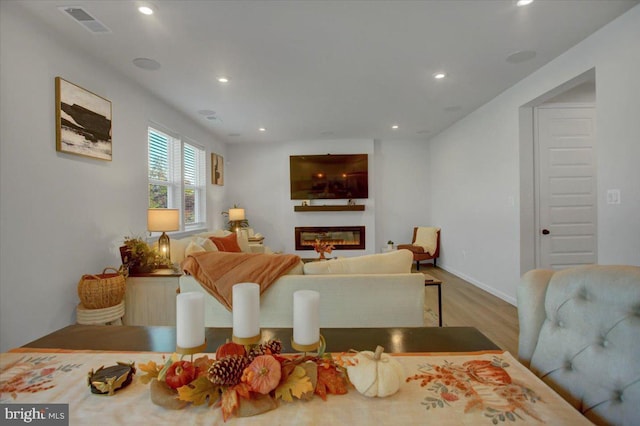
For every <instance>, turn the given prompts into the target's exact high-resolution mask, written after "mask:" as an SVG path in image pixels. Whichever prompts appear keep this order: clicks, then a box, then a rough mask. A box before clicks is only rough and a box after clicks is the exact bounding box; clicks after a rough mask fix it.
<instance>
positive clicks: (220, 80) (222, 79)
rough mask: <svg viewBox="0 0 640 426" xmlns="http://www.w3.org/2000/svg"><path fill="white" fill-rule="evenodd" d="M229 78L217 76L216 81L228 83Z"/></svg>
mask: <svg viewBox="0 0 640 426" xmlns="http://www.w3.org/2000/svg"><path fill="white" fill-rule="evenodd" d="M229 80H231V79H230V78H229V77H218V83H228V82H229Z"/></svg>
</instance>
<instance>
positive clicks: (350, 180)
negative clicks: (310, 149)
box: [289, 154, 369, 200]
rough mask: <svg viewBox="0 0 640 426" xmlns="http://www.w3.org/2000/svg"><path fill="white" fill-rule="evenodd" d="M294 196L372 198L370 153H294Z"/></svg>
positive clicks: (291, 167)
mask: <svg viewBox="0 0 640 426" xmlns="http://www.w3.org/2000/svg"><path fill="white" fill-rule="evenodd" d="M289 172H290V176H291V199H292V200H314V199H351V198H369V159H368V155H367V154H327V155H292V156H290V157H289Z"/></svg>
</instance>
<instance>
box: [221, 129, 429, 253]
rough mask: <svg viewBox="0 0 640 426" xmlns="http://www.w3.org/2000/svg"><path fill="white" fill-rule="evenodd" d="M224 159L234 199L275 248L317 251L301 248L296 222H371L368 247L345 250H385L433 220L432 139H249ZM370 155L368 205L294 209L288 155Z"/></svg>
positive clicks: (319, 201) (319, 224)
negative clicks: (296, 239)
mask: <svg viewBox="0 0 640 426" xmlns="http://www.w3.org/2000/svg"><path fill="white" fill-rule="evenodd" d="M227 152H228V156H227V157H228V159H225V161H226V163H225V167H226V177H225V185H227V186H228V191H229V192H228V194H233V195H230V196H229V200H228V202H229V205H228V206H225V208H224V209H223V210H226V209H227V208H228V207H231V206H233V204H234V203H237V204H239V205H240V206H242V207H244V208H246V213H247V218H248V219H249V223H250V225H251V226H252V227H253V228H254V229H255V231H256V232H260V233H262V234H263V235H265V237H266V240H265V243H266V244H267V245H268V246H269V247H270V248H271V249H273V250H278V251H283V252H287V253H296V254H298V255H300V256H303V257H314V256H315V254H313V253H312V252H309V251H295V245H294V228H295V227H296V226H340V225H344V226H363V225H364V226H365V227H366V229H367V231H366V232H367V235H366V250H365V251H356V250H344V251H340V252H339V253H338V254H339V255H341V256H352V255H362V254H365V253H374V252H380V250H381V248H382V246H383V245H385V244H386V242H387V240H389V239H392V240H394V241H396V242H409V241H411V232H412V230H413V226H414V225H416V224H421V223H428V222H429V220H428V218H429V215H428V210H429V205H428V200H429V197H428V191H427V189H426V187H427V185H428V181H427V179H426V177H427V175H428V170H427V167H426V164H427V162H428V158H427V157H428V145H427V144H426V143H425V142H408V141H375V142H374V141H373V140H370V139H369V140H367V139H365V140H332V141H306V142H304V143H301V142H294V143H283V144H277V145H260V144H242V145H231V146H229V147H228V148H227ZM326 153H332V154H368V155H369V198H368V199H359V200H356V201H357V203H358V204H364V205H365V211H363V212H304V213H301V212H297V213H296V212H294V210H293V208H294V206H295V205H296V204H300V201H296V200H291V197H290V190H289V156H290V155H302V154H326ZM325 203H326V204H341V203H345V204H346V200H331V201H329V200H314V201H313V202H312V204H314V205H319V204H325Z"/></svg>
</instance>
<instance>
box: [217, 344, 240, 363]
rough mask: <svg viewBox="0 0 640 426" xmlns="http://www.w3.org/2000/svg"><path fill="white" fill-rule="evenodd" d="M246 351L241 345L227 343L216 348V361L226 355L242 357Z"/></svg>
mask: <svg viewBox="0 0 640 426" xmlns="http://www.w3.org/2000/svg"><path fill="white" fill-rule="evenodd" d="M246 354H247V351H246V350H245V349H244V346H243V345H239V344H237V343H234V342H227V343H224V344H222V345H220V346H219V347H218V350H217V351H216V359H222V358H224V357H225V356H227V355H242V356H245V355H246Z"/></svg>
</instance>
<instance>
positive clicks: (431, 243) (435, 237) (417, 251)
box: [398, 226, 440, 271]
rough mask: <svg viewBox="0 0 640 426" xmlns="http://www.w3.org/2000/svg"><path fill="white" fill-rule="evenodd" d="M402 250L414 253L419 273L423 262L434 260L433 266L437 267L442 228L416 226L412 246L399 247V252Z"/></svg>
mask: <svg viewBox="0 0 640 426" xmlns="http://www.w3.org/2000/svg"><path fill="white" fill-rule="evenodd" d="M402 249H404V250H409V251H410V252H411V253H413V260H415V262H416V269H417V270H418V271H419V270H420V261H421V260H431V259H433V266H436V262H437V259H438V257H439V256H440V228H433V227H425V226H416V227H415V228H413V238H412V240H411V244H400V245H398V250H402Z"/></svg>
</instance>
